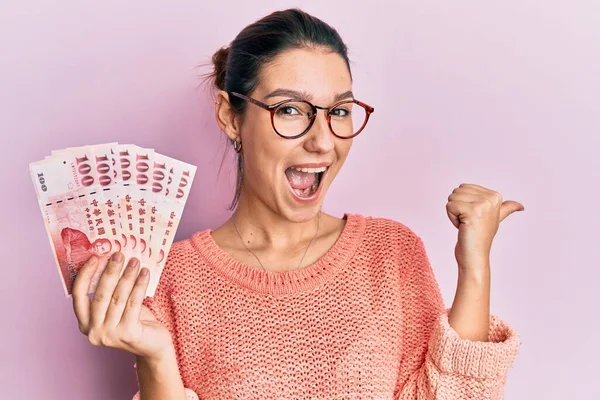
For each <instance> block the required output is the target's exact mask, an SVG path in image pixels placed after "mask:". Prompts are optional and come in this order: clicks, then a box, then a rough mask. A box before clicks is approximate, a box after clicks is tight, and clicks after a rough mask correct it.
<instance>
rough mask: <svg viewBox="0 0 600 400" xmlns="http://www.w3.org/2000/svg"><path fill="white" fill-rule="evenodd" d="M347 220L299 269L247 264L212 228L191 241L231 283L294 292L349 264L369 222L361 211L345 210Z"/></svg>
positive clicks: (264, 290)
mask: <svg viewBox="0 0 600 400" xmlns="http://www.w3.org/2000/svg"><path fill="white" fill-rule="evenodd" d="M344 219H345V220H346V223H345V224H344V227H343V228H342V232H341V233H340V235H339V237H338V238H337V240H336V242H335V243H334V244H333V246H332V247H331V248H330V249H329V250H327V252H326V253H325V254H323V255H322V256H321V258H319V259H318V260H316V261H315V262H314V263H312V264H310V265H307V266H306V267H304V268H301V269H299V270H292V271H284V272H273V271H264V270H262V269H258V268H256V267H252V266H250V265H248V264H245V263H243V262H241V261H239V260H237V259H235V258H233V257H231V256H230V255H229V254H228V253H227V252H225V250H223V249H222V248H221V247H219V245H218V244H217V243H216V242H215V240H214V238H213V236H212V234H211V232H212V229H206V230H203V231H199V232H196V233H195V234H193V235H192V237H191V238H190V241H191V244H192V247H193V248H194V249H195V250H196V251H197V252H198V253H199V254H200V256H202V257H203V258H204V260H205V261H206V263H207V265H208V266H209V267H211V268H213V269H214V270H215V271H216V272H217V273H219V274H220V275H221V276H222V277H224V278H225V279H227V280H229V281H230V282H233V283H234V284H236V285H239V286H242V287H244V288H246V289H249V290H251V291H254V292H258V293H261V294H272V295H281V294H293V293H298V292H301V291H305V290H310V289H312V288H315V287H317V286H319V285H320V284H322V283H324V282H325V281H327V280H329V279H331V278H332V277H333V276H334V275H336V274H337V273H338V271H339V270H340V269H342V268H343V267H344V266H346V265H347V264H348V262H349V261H350V259H351V258H352V256H353V255H354V253H355V252H356V250H357V248H358V246H359V244H360V242H361V239H362V237H363V234H364V231H365V225H366V222H365V218H364V217H363V216H362V215H358V214H348V213H345V214H344Z"/></svg>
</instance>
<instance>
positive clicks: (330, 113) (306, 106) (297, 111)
mask: <svg viewBox="0 0 600 400" xmlns="http://www.w3.org/2000/svg"><path fill="white" fill-rule="evenodd" d="M229 94H230V95H233V96H235V97H239V98H240V99H243V100H246V101H249V102H250V103H252V104H255V105H257V106H259V107H260V108H264V109H265V110H268V111H269V112H270V113H271V125H273V129H274V130H275V133H277V134H278V135H279V136H281V137H283V138H286V139H297V138H299V137H301V136H303V135H305V134H306V133H307V132H308V131H309V130H310V128H311V127H312V126H313V124H314V123H315V120H316V118H317V110H326V114H325V115H326V116H327V125H329V129H330V130H331V133H333V134H334V135H335V136H337V137H339V138H341V139H350V138H353V137H355V136H356V135H358V134H359V133H361V132H362V130H363V129H364V128H365V126H366V125H367V122H368V121H369V116H370V115H371V114H372V113H373V111H375V109H374V108H373V107H371V106H369V105H367V104H365V103H363V102H360V101H358V100H353V99H348V100H342V101H340V102H338V103H335V104H334V105H332V106H331V107H319V106H315V105H314V104H312V103H309V102H308V101H303V100H295V99H288V100H283V101H280V102H278V103H275V104H272V105H267V104H265V103H263V102H261V101H258V100H256V99H253V98H251V97H248V96H245V95H243V94H240V93H235V92H230V93H229Z"/></svg>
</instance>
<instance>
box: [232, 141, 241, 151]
mask: <svg viewBox="0 0 600 400" xmlns="http://www.w3.org/2000/svg"><path fill="white" fill-rule="evenodd" d="M233 149H234V150H235V151H236V152H238V153H239V152H240V151H242V142H241V141H239V142H238V141H237V140H234V141H233Z"/></svg>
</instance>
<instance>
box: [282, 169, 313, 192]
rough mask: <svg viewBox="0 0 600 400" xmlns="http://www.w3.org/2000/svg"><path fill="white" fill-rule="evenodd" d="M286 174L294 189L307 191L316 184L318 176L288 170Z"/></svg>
mask: <svg viewBox="0 0 600 400" xmlns="http://www.w3.org/2000/svg"><path fill="white" fill-rule="evenodd" d="M285 174H286V176H287V178H288V181H290V185H291V186H292V188H293V189H301V190H303V189H307V188H309V187H311V186H312V185H313V184H314V183H315V179H316V175H315V174H314V173H310V172H300V171H298V170H295V169H292V168H288V169H287V170H286V171H285Z"/></svg>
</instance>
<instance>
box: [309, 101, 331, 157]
mask: <svg viewBox="0 0 600 400" xmlns="http://www.w3.org/2000/svg"><path fill="white" fill-rule="evenodd" d="M319 111H322V112H319ZM319 114H321V115H319ZM306 136H307V140H306V141H305V144H304V146H305V148H306V150H307V151H311V152H317V153H328V152H330V151H332V150H333V148H334V147H335V141H334V136H333V133H332V132H331V130H330V129H329V125H328V124H327V110H323V109H318V110H317V116H316V118H315V122H314V123H313V125H312V126H311V128H310V130H309V131H308V133H307V134H306Z"/></svg>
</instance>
